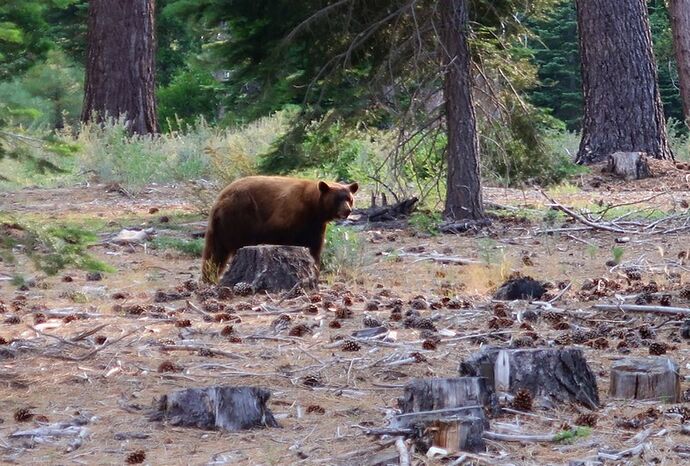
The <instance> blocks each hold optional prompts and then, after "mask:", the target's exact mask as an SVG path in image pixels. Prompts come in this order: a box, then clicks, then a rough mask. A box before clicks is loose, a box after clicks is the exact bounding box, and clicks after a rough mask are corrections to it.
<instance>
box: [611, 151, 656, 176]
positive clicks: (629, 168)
mask: <svg viewBox="0 0 690 466" xmlns="http://www.w3.org/2000/svg"><path fill="white" fill-rule="evenodd" d="M606 170H607V171H609V172H611V173H613V174H615V175H617V176H620V177H621V178H623V179H625V180H641V179H642V178H649V177H650V176H652V172H651V171H650V170H649V164H648V163H647V154H646V153H644V152H614V153H613V154H611V155H610V156H609V160H608V166H607V167H606Z"/></svg>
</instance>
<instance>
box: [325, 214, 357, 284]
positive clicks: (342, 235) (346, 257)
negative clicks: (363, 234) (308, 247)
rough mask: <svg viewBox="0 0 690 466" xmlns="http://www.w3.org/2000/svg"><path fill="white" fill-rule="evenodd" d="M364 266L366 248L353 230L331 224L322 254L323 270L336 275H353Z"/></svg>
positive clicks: (327, 230)
mask: <svg viewBox="0 0 690 466" xmlns="http://www.w3.org/2000/svg"><path fill="white" fill-rule="evenodd" d="M363 264H364V248H363V244H362V241H361V239H360V237H359V234H358V233H357V232H356V231H355V230H353V229H352V228H348V227H345V226H339V225H334V224H329V225H328V227H327V228H326V241H325V244H324V249H323V252H322V253H321V270H323V271H324V272H326V273H331V274H334V275H345V276H348V275H352V274H353V273H354V272H355V271H356V270H357V269H358V268H359V267H361V266H362V265H363Z"/></svg>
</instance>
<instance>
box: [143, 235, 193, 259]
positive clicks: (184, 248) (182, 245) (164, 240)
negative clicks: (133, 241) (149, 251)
mask: <svg viewBox="0 0 690 466" xmlns="http://www.w3.org/2000/svg"><path fill="white" fill-rule="evenodd" d="M151 247H152V248H153V249H160V250H166V249H172V250H175V251H178V252H181V253H182V254H186V255H188V256H192V257H201V252H202V251H203V250H204V239H203V238H197V239H190V240H187V239H182V238H173V237H170V236H158V237H157V238H154V239H153V241H151Z"/></svg>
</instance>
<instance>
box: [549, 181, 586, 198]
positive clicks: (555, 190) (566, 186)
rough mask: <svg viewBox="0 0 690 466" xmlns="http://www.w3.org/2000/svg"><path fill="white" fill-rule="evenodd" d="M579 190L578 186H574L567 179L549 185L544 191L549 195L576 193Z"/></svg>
mask: <svg viewBox="0 0 690 466" xmlns="http://www.w3.org/2000/svg"><path fill="white" fill-rule="evenodd" d="M580 191H581V189H580V188H579V187H578V186H575V185H574V184H572V183H570V182H568V181H565V182H563V183H559V184H557V185H554V186H551V187H550V188H549V189H547V190H546V192H547V193H549V194H550V195H551V196H563V195H568V194H577V193H579V192H580Z"/></svg>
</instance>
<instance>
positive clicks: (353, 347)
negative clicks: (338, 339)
mask: <svg viewBox="0 0 690 466" xmlns="http://www.w3.org/2000/svg"><path fill="white" fill-rule="evenodd" d="M360 349H362V346H361V345H360V344H359V343H357V342H356V341H354V340H347V341H346V342H345V343H343V345H342V346H341V347H340V350H341V351H359V350H360Z"/></svg>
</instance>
